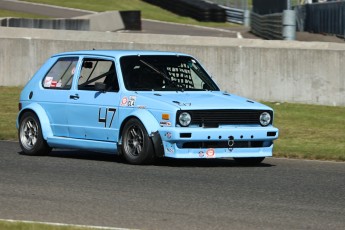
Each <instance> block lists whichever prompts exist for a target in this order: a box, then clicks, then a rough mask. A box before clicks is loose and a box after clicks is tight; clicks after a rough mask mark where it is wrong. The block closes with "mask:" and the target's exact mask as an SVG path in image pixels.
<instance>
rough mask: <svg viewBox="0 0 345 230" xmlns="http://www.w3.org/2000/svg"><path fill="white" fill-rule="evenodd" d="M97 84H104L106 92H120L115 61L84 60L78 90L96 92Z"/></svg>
mask: <svg viewBox="0 0 345 230" xmlns="http://www.w3.org/2000/svg"><path fill="white" fill-rule="evenodd" d="M96 83H101V84H104V85H105V91H112V92H118V91H119V84H118V81H117V75H116V70H115V63H114V62H113V61H110V60H103V59H91V58H86V59H84V60H83V64H82V68H81V71H80V76H79V80H78V89H79V90H96V89H95V85H96Z"/></svg>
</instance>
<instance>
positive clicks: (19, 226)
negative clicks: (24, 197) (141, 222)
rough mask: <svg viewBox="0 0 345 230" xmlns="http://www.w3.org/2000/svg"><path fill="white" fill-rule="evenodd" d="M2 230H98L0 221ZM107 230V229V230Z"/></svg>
mask: <svg viewBox="0 0 345 230" xmlns="http://www.w3.org/2000/svg"><path fill="white" fill-rule="evenodd" d="M0 229H1V230H93V229H95V230H96V228H91V227H79V226H68V225H67V226H57V225H52V224H41V223H26V222H20V221H16V222H13V221H2V220H0ZM105 230H106V229H105Z"/></svg>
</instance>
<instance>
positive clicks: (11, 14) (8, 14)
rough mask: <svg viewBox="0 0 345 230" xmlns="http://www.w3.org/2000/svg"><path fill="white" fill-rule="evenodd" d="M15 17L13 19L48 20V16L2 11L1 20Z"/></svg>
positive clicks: (0, 11) (0, 13) (0, 12)
mask: <svg viewBox="0 0 345 230" xmlns="http://www.w3.org/2000/svg"><path fill="white" fill-rule="evenodd" d="M6 17H13V18H48V17H46V16H42V15H37V14H29V13H23V12H17V11H11V10H0V18H6Z"/></svg>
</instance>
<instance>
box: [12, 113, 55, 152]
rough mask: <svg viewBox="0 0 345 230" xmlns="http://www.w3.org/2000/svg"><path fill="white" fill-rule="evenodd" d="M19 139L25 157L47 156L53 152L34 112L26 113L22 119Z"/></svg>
mask: <svg viewBox="0 0 345 230" xmlns="http://www.w3.org/2000/svg"><path fill="white" fill-rule="evenodd" d="M18 139H19V144H20V148H21V149H22V151H23V152H22V153H23V154H25V155H30V156H38V155H46V154H48V153H49V152H50V151H51V150H52V148H50V147H49V146H48V144H47V142H46V141H45V140H44V139H43V135H42V128H41V124H40V121H39V119H38V118H37V116H36V114H34V113H33V112H26V113H24V114H23V115H22V117H21V118H20V122H19V129H18Z"/></svg>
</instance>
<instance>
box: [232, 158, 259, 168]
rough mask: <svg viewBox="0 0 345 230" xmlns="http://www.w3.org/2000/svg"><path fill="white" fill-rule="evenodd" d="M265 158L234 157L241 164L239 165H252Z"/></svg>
mask: <svg viewBox="0 0 345 230" xmlns="http://www.w3.org/2000/svg"><path fill="white" fill-rule="evenodd" d="M264 159H265V157H241V158H240V157H239V158H237V157H236V158H234V160H235V161H236V162H237V163H239V164H241V165H249V166H253V165H258V164H260V163H261V162H262V161H263V160H264Z"/></svg>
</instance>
